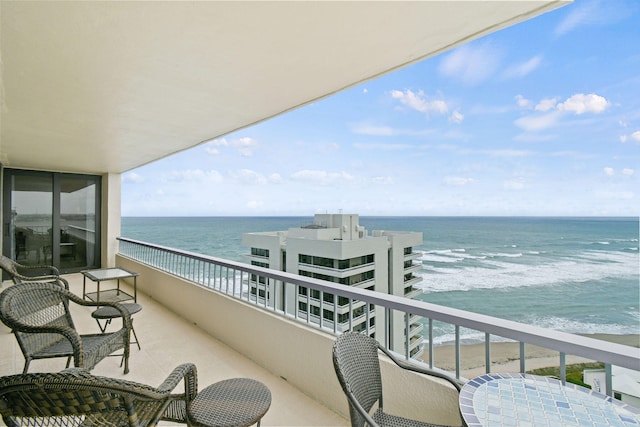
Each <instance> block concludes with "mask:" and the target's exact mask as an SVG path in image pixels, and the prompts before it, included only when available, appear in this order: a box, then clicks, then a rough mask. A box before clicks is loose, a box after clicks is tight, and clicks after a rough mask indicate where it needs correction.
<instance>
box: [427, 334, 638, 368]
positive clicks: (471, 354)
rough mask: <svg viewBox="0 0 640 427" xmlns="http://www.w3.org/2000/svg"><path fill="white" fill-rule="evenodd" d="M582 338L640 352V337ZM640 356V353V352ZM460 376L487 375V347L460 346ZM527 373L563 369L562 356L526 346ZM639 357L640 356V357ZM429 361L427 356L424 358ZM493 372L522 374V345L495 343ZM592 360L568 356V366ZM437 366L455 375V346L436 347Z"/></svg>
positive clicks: (608, 336)
mask: <svg viewBox="0 0 640 427" xmlns="http://www.w3.org/2000/svg"><path fill="white" fill-rule="evenodd" d="M581 335H582V336H585V337H589V338H594V339H599V340H602V341H607V342H612V343H617V344H623V345H627V346H630V347H637V348H640V334H626V335H615V334H581ZM639 353H640V350H639ZM460 355H461V361H460V374H461V375H462V376H463V377H466V378H473V377H476V376H478V375H482V374H484V373H486V367H485V345H484V343H480V344H461V345H460ZM525 355H526V360H525V370H527V371H529V370H532V369H540V368H548V367H557V366H560V355H559V353H558V352H557V351H554V350H549V349H546V348H542V347H538V346H534V345H530V344H527V345H526V346H525ZM639 356H640V354H639ZM424 360H425V361H428V354H425V355H424ZM491 360H492V365H491V372H519V371H520V345H519V343H517V342H492V343H491ZM591 362H594V361H593V360H590V359H585V358H583V357H578V356H573V355H569V354H568V355H567V356H566V364H567V365H572V364H576V363H591ZM434 364H435V366H436V367H438V368H440V369H444V370H447V371H455V369H456V368H455V346H454V345H441V346H437V347H434Z"/></svg>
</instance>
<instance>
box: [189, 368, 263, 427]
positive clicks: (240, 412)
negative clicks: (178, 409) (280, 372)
mask: <svg viewBox="0 0 640 427" xmlns="http://www.w3.org/2000/svg"><path fill="white" fill-rule="evenodd" d="M269 406H271V392H270V391H269V389H268V388H267V386H265V385H264V384H262V383H261V382H260V381H256V380H253V379H250V378H232V379H229V380H223V381H219V382H217V383H215V384H212V385H210V386H209V387H206V388H205V389H203V390H202V391H200V392H199V393H198V394H197V396H196V398H195V399H194V400H193V401H192V402H191V404H190V405H189V408H188V409H187V412H188V417H189V420H190V421H191V422H192V425H194V426H201V427H223V426H224V427H230V426H250V425H253V424H256V423H257V424H258V426H260V420H261V419H262V417H263V416H264V414H266V413H267V410H268V409H269Z"/></svg>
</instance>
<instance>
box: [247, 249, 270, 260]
mask: <svg viewBox="0 0 640 427" xmlns="http://www.w3.org/2000/svg"><path fill="white" fill-rule="evenodd" d="M251 255H253V256H259V257H263V258H269V249H262V248H251Z"/></svg>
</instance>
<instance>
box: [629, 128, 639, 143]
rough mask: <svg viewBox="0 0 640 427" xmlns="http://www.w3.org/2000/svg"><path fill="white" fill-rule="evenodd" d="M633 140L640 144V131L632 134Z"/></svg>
mask: <svg viewBox="0 0 640 427" xmlns="http://www.w3.org/2000/svg"><path fill="white" fill-rule="evenodd" d="M631 139H633V140H634V141H636V142H640V130H637V131H635V132H634V133H632V134H631Z"/></svg>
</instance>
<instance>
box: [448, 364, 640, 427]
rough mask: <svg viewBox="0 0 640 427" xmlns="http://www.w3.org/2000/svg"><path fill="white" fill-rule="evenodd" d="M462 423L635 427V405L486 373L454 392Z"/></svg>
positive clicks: (638, 419)
mask: <svg viewBox="0 0 640 427" xmlns="http://www.w3.org/2000/svg"><path fill="white" fill-rule="evenodd" d="M460 412H461V414H462V417H463V419H464V421H465V423H466V425H467V426H468V427H487V426H491V427H494V426H518V427H543V426H544V427H555V426H580V427H586V426H593V427H610V426H616V427H640V409H637V408H635V407H633V406H630V405H627V404H625V403H622V402H620V401H619V400H616V399H613V398H611V397H609V396H606V395H604V394H601V393H598V392H595V391H592V390H589V389H587V388H584V387H579V386H576V385H574V384H570V383H566V384H563V383H562V382H561V381H558V380H556V379H553V378H548V377H541V376H536V375H528V374H487V375H481V376H479V377H477V378H474V379H472V380H471V381H469V382H468V383H467V384H465V385H464V387H463V388H462V391H461V392H460Z"/></svg>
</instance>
